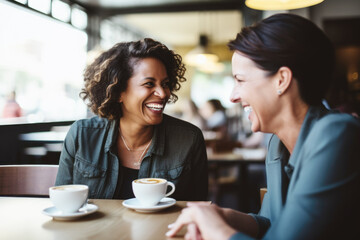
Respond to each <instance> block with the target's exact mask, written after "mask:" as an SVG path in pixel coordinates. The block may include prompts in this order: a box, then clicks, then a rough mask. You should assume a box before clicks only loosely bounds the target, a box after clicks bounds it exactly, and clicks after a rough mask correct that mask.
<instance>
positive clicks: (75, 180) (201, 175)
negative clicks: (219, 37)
mask: <svg viewBox="0 0 360 240" xmlns="http://www.w3.org/2000/svg"><path fill="white" fill-rule="evenodd" d="M184 73H185V67H184V64H183V63H182V59H181V57H180V55H178V54H175V53H174V52H173V51H172V50H169V49H168V48H167V47H166V46H165V45H163V44H162V43H160V42H157V41H154V40H152V39H149V38H145V39H143V40H141V41H136V42H123V43H118V44H116V45H115V46H114V47H112V48H111V49H109V50H108V51H106V52H104V53H102V54H101V55H100V56H99V57H98V58H97V59H96V60H95V61H94V62H93V63H92V64H91V65H90V66H88V67H87V69H86V70H85V73H84V81H85V87H84V88H83V90H82V92H81V93H80V95H81V96H82V98H83V100H84V101H86V102H87V104H88V106H89V108H90V109H91V110H92V111H93V112H94V113H95V114H96V115H97V116H95V117H93V118H90V119H83V120H79V121H76V122H75V123H74V124H73V125H72V126H71V128H70V130H69V132H68V134H67V137H66V139H65V142H64V147H63V151H62V153H61V156H60V162H59V171H58V175H57V179H56V185H63V184H86V185H88V186H89V198H117V199H127V198H131V197H134V196H133V193H132V189H131V182H132V180H134V179H137V178H146V177H156V178H165V179H167V180H169V181H171V182H173V183H174V184H175V185H176V191H175V193H174V194H173V195H172V197H173V198H175V199H177V200H206V198H207V191H208V176H207V157H206V148H205V142H204V138H203V135H202V132H201V130H200V129H199V128H197V127H195V126H194V125H192V124H190V123H188V122H184V121H182V120H179V119H176V118H173V117H171V116H168V115H166V114H163V111H164V108H165V106H166V104H167V103H168V102H169V103H170V102H175V101H176V100H177V96H176V95H175V92H176V91H177V90H179V89H180V83H181V82H184V81H185V80H186V79H185V78H184Z"/></svg>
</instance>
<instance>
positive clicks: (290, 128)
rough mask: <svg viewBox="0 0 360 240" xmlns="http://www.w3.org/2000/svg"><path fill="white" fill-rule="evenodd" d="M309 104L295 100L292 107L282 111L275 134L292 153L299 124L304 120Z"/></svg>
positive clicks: (297, 135)
mask: <svg viewBox="0 0 360 240" xmlns="http://www.w3.org/2000/svg"><path fill="white" fill-rule="evenodd" d="M308 110H309V106H308V105H307V104H305V103H304V102H297V103H296V104H295V105H293V106H292V107H288V108H287V109H286V110H285V111H283V113H282V116H283V117H282V118H281V123H280V124H279V125H278V126H280V127H279V129H278V131H276V132H275V134H276V135H277V136H278V137H279V138H280V140H281V141H282V142H283V143H284V145H285V147H286V148H287V150H288V151H289V152H290V154H292V152H293V150H294V147H295V144H296V141H297V139H298V137H299V134H300V130H301V126H302V124H303V122H304V119H305V116H306V113H307V111H308Z"/></svg>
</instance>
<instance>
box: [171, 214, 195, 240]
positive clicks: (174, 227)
mask: <svg viewBox="0 0 360 240" xmlns="http://www.w3.org/2000/svg"><path fill="white" fill-rule="evenodd" d="M191 221H192V219H191V214H190V213H189V211H188V210H187V209H186V208H185V209H183V210H182V212H181V214H180V216H179V217H178V219H177V220H176V222H174V223H172V224H170V225H169V226H168V227H169V228H170V230H169V231H168V232H167V233H166V236H167V237H174V236H175V235H176V233H177V232H179V231H180V230H181V229H182V227H183V226H184V225H187V224H189V223H191Z"/></svg>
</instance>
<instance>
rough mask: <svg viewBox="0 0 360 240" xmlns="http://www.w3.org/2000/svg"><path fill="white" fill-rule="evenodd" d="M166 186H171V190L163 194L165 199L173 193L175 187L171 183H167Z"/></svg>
mask: <svg viewBox="0 0 360 240" xmlns="http://www.w3.org/2000/svg"><path fill="white" fill-rule="evenodd" d="M167 186H171V188H172V189H171V191H170V192H168V193H167V194H165V197H167V196H170V195H171V194H173V193H174V192H175V185H174V184H173V183H172V182H167Z"/></svg>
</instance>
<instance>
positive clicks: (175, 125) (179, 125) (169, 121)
mask: <svg viewBox="0 0 360 240" xmlns="http://www.w3.org/2000/svg"><path fill="white" fill-rule="evenodd" d="M162 124H163V126H164V127H165V128H166V130H167V131H174V132H179V131H185V132H193V133H197V134H199V133H202V132H201V130H200V128H198V127H197V126H195V125H194V124H192V123H189V122H187V121H184V120H181V119H178V118H175V117H172V116H169V115H166V114H164V118H163V122H162Z"/></svg>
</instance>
